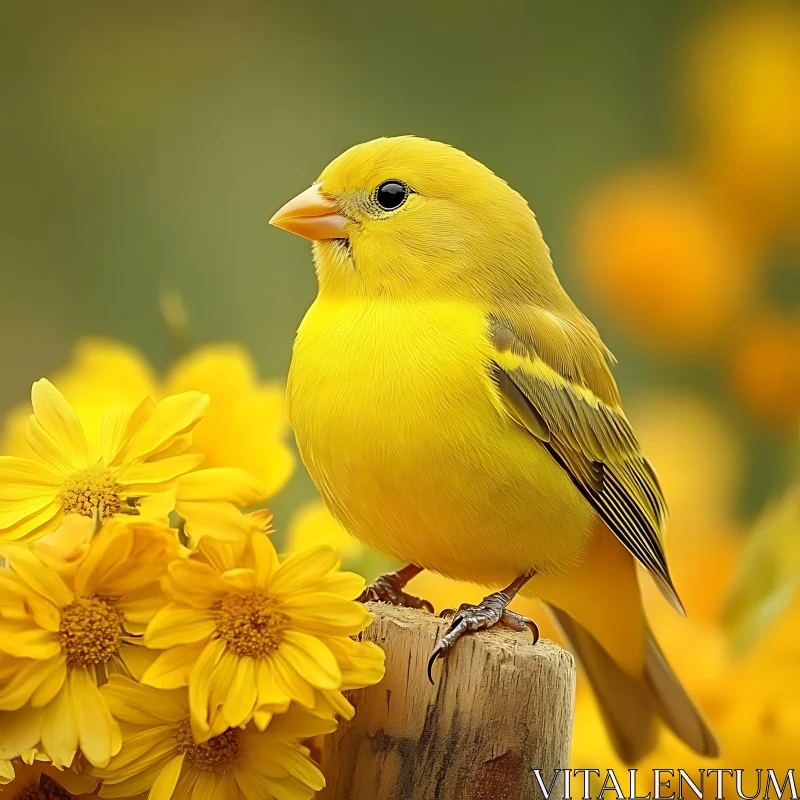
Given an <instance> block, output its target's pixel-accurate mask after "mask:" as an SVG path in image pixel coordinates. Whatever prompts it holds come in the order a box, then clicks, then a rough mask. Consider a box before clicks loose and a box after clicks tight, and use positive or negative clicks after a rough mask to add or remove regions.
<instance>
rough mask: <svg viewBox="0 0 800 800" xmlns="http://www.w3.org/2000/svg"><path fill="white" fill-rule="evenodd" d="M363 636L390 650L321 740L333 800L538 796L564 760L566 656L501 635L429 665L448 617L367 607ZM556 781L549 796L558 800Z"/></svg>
mask: <svg viewBox="0 0 800 800" xmlns="http://www.w3.org/2000/svg"><path fill="white" fill-rule="evenodd" d="M368 607H369V608H370V611H372V613H373V616H374V621H373V623H372V625H371V626H370V627H369V628H368V629H367V630H366V631H365V632H364V633H363V634H362V638H363V639H366V640H369V641H372V642H376V643H377V644H378V645H380V646H381V647H382V648H383V649H384V650H385V651H386V676H385V677H384V679H383V680H382V681H381V682H380V683H379V684H378V685H377V686H374V687H370V688H368V689H361V690H358V691H354V692H352V693H350V699H351V701H352V702H353V704H354V705H355V707H356V717H355V719H354V720H352V721H351V722H349V723H342V725H341V726H340V729H339V731H337V733H336V734H334V735H333V736H330V737H326V739H325V744H324V750H323V764H322V766H323V771H324V772H325V774H326V777H327V779H328V789H327V790H326V791H325V792H324V793H323V794H322V797H325V798H330V799H331V800H361V799H362V798H363V799H364V800H384V799H385V800H390V798H391V799H392V800H394V798H400V799H401V800H521V799H522V798H533V797H539V796H541V792H540V790H539V788H538V783H537V781H536V779H535V776H534V775H533V772H532V770H533V769H534V768H539V769H540V770H541V774H542V775H543V777H544V780H545V781H546V782H547V784H548V785H549V780H550V779H551V778H552V776H553V770H554V769H556V768H566V767H567V766H568V762H569V742H570V735H571V727H572V712H573V704H574V690H575V668H574V662H573V659H572V656H571V655H570V654H569V653H567V652H566V651H565V650H562V649H561V648H560V647H559V646H558V645H556V644H554V643H553V642H550V641H548V640H545V639H541V640H539V642H538V643H537V644H536V645H533V644H532V643H531V636H530V634H529V633H515V632H513V631H510V630H509V629H507V628H502V627H495V628H493V629H492V630H489V631H484V632H480V633H477V634H468V635H465V636H463V637H462V638H461V639H460V640H459V641H458V643H457V644H456V645H455V647H454V648H453V650H452V651H451V652H450V654H449V655H448V657H447V658H446V659H444V660H439V661H437V662H436V665H435V666H434V668H433V676H434V685H433V686H432V685H431V684H430V683H429V681H428V677H427V662H428V657H429V656H430V653H431V650H432V649H433V646H434V644H435V643H436V641H437V639H438V637H439V636H440V635H441V634H442V633H443V632H444V630H445V629H446V628H447V626H448V624H449V623H448V621H447V620H443V619H440V618H439V617H436V616H433V615H432V614H429V613H427V612H425V611H420V610H416V609H408V608H397V607H394V606H388V605H385V604H383V603H369V604H368ZM560 786H561V784H560V783H559V782H558V781H557V782H556V784H555V788H554V794H553V796H559V793H560V790H559V787H560Z"/></svg>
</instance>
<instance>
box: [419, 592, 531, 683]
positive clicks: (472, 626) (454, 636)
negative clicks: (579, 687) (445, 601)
mask: <svg viewBox="0 0 800 800" xmlns="http://www.w3.org/2000/svg"><path fill="white" fill-rule="evenodd" d="M501 594H502V593H501V592H497V593H495V594H490V595H489V596H488V597H484V599H483V600H482V601H481V602H480V603H478V605H476V606H473V605H470V604H469V603H462V604H461V605H460V606H459V607H458V611H457V612H454V610H453V609H452V608H446V609H444V610H443V611H442V612H441V613H440V614H439V616H440V617H444V616H445V615H446V613H447V612H452V613H455V616H454V617H453V621H452V622H451V623H450V627H449V628H448V629H447V632H446V633H445V634H444V636H442V638H441V639H439V641H438V642H437V643H436V646H435V647H434V648H433V651H432V652H431V655H430V658H429V659H428V680H429V681H430V682H431V683H433V664H434V662H435V661H436V659H437V658H445V657H446V656H447V654H448V653H449V652H450V650H451V649H452V648H453V645H454V644H455V643H456V642H457V641H458V640H459V639H460V638H461V636H462V635H463V634H465V633H468V632H474V631H480V630H487V629H488V628H492V627H494V626H495V625H504V626H505V627H507V628H510V629H511V630H512V631H518V632H519V631H524V630H525V629H526V628H527V629H528V630H530V632H531V633H532V634H533V644H536V642H538V641H539V626H538V625H537V624H536V623H535V622H534V621H533V620H532V619H529V618H528V617H523V616H522V615H521V614H517V613H515V612H514V611H509V610H508V609H507V608H506V605H507V603H508V599H507V598H506V597H505V596H502V597H501V596H500V595H501Z"/></svg>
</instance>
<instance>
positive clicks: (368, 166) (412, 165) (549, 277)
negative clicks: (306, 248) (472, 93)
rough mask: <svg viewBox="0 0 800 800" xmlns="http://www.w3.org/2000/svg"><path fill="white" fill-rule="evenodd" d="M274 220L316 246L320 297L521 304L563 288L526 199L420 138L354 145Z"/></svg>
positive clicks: (454, 154) (465, 159)
mask: <svg viewBox="0 0 800 800" xmlns="http://www.w3.org/2000/svg"><path fill="white" fill-rule="evenodd" d="M270 222H271V223H272V224H273V225H276V226H278V227H279V228H284V229H285V230H288V231H291V232H292V233H297V234H299V235H301V236H305V237H306V238H308V239H312V240H313V241H314V261H315V264H316V267H317V274H318V277H319V284H320V291H321V292H332V293H336V294H339V295H344V296H362V297H363V296H367V297H371V296H382V297H387V296H388V297H394V296H397V297H429V298H436V299H468V300H476V299H485V300H489V299H490V298H494V299H502V298H505V299H512V300H513V299H515V293H516V294H517V295H518V296H519V298H520V299H522V298H523V297H524V298H526V299H531V297H532V296H536V295H538V294H540V293H545V292H546V291H547V288H548V286H549V285H550V284H551V282H552V281H555V280H556V279H555V275H554V274H553V270H552V265H551V261H550V254H549V251H548V249H547V246H546V245H545V243H544V240H543V239H542V234H541V231H540V230H539V226H538V225H537V223H536V220H535V218H534V216H533V213H532V212H531V210H530V208H529V207H528V204H527V203H526V202H525V200H524V198H523V197H522V196H521V195H519V194H518V193H517V192H515V191H514V190H513V189H512V188H511V187H510V186H509V185H508V184H507V183H506V182H505V181H503V180H501V179H500V178H498V177H497V176H496V175H495V174H494V173H493V172H492V171H491V170H489V169H488V168H487V167H485V166H483V164H481V163H480V162H478V161H476V160H475V159H473V158H470V157H469V156H468V155H466V154H465V153H462V152H461V151H460V150H456V149H455V148H453V147H450V146H449V145H445V144H441V143H440V142H432V141H430V140H428V139H420V138H417V137H414V136H398V137H395V138H384V139H375V140H374V141H371V142H366V143H365V144H360V145H356V146H355V147H352V148H351V149H350V150H347V151H346V152H345V153H343V154H342V155H340V156H339V157H338V158H336V159H335V160H334V161H333V162H331V163H330V164H329V165H328V166H327V167H326V168H325V170H323V172H322V174H321V175H320V176H319V178H318V180H317V181H316V182H315V183H314V184H313V186H311V188H309V189H306V190H305V191H304V192H302V193H301V194H299V195H298V196H297V197H295V198H294V199H293V200H290V201H289V202H288V203H287V204H286V205H285V206H283V208H281V209H280V211H278V213H277V214H275V216H274V217H273V218H272V219H271V220H270ZM556 283H557V281H556ZM559 288H560V287H559Z"/></svg>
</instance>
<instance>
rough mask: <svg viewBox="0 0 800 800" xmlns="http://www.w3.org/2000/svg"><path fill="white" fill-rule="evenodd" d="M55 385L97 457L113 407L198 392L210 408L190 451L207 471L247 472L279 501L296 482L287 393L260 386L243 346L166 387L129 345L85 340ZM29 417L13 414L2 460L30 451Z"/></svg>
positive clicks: (215, 354)
mask: <svg viewBox="0 0 800 800" xmlns="http://www.w3.org/2000/svg"><path fill="white" fill-rule="evenodd" d="M54 382H55V383H56V384H57V385H58V386H59V387H60V388H61V390H62V392H63V394H64V396H65V397H66V399H67V400H68V401H69V402H70V404H71V405H72V407H73V408H74V410H75V413H76V414H77V417H78V419H79V421H80V422H81V424H82V425H83V428H84V429H85V430H86V431H87V436H88V439H89V443H90V446H91V447H92V449H93V450H94V449H97V448H98V447H99V439H100V429H101V426H102V420H103V416H104V414H105V413H106V410H107V409H108V408H110V407H113V406H117V405H123V406H130V405H135V404H136V403H138V402H139V401H140V400H141V399H142V397H145V396H152V397H156V398H158V397H163V396H165V395H170V394H179V393H182V392H188V391H193V392H198V391H199V392H202V393H204V394H207V395H209V396H210V397H211V403H210V406H209V408H208V409H207V410H206V413H205V417H204V420H203V428H202V432H201V431H200V429H198V430H196V431H195V437H194V442H193V443H192V445H191V448H190V449H189V452H190V453H197V454H202V455H203V456H204V457H205V459H204V462H203V466H204V467H226V468H232V467H238V468H239V469H242V470H246V471H247V472H250V473H251V474H252V475H253V476H254V477H255V478H256V479H257V481H259V482H260V485H261V486H263V493H264V497H272V496H273V495H275V494H276V493H277V492H278V491H279V490H280V489H281V488H282V487H283V486H284V485H285V484H286V482H287V481H288V480H289V478H290V477H291V474H292V470H293V469H294V456H293V454H292V451H291V450H290V448H289V447H288V445H287V444H286V436H287V433H288V424H287V422H286V419H285V413H284V392H283V387H282V386H281V385H280V384H279V383H278V382H261V381H259V380H258V378H257V375H256V371H255V366H254V364H253V361H252V359H251V358H250V356H249V354H248V353H247V351H246V350H245V349H244V348H242V347H240V346H238V345H207V346H205V347H200V348H199V349H198V350H196V351H195V352H193V353H191V354H189V355H188V356H186V357H185V358H183V359H181V360H180V361H179V362H178V363H177V364H175V365H174V367H173V368H172V369H171V370H170V372H169V374H168V375H167V377H166V379H165V380H164V381H160V380H159V379H158V376H157V375H156V374H155V372H154V371H153V369H152V368H151V367H150V365H149V364H148V363H147V361H146V360H145V359H144V357H143V356H142V355H141V354H140V353H139V352H138V351H136V350H135V349H133V348H131V347H129V346H128V345H126V344H123V343H121V342H116V341H113V340H108V339H84V340H81V341H80V342H78V344H77V345H76V347H75V350H74V354H73V358H72V361H71V363H70V364H69V365H68V366H67V367H66V368H65V369H63V370H61V371H60V372H58V373H56V375H55V378H54ZM29 413H30V412H29V411H28V410H27V408H25V409H23V408H18V409H15V410H14V411H13V412H11V413H10V414H9V415H8V417H7V420H6V426H5V432H4V437H3V444H2V448H0V449H1V450H2V452H3V453H7V454H9V455H23V454H25V453H26V452H27V445H26V437H25V426H26V424H27V419H28V415H29Z"/></svg>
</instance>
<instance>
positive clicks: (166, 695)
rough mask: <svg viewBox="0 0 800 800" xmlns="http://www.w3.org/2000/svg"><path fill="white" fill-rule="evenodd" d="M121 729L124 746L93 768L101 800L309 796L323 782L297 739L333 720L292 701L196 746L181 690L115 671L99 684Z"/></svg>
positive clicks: (286, 799)
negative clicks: (267, 718)
mask: <svg viewBox="0 0 800 800" xmlns="http://www.w3.org/2000/svg"><path fill="white" fill-rule="evenodd" d="M101 692H102V694H103V697H104V698H105V700H106V702H107V703H108V707H109V708H110V709H111V713H112V714H113V715H114V716H115V717H116V718H117V719H118V720H119V721H120V723H121V727H122V730H123V742H122V748H121V750H120V752H119V754H117V755H116V756H114V758H112V759H111V761H110V762H109V764H108V765H107V766H106V767H105V768H102V769H97V770H95V774H96V776H97V777H98V778H101V779H102V781H103V786H102V789H101V790H100V794H101V796H102V797H131V796H133V795H138V794H140V793H144V792H146V791H148V790H149V792H150V793H149V800H169V798H174V800H205V799H206V798H212V797H213V798H214V800H272V798H275V800H310V798H311V797H313V795H314V793H315V792H316V791H318V790H320V789H322V788H323V787H324V786H325V779H324V777H323V775H322V773H321V772H320V771H319V768H318V767H317V766H316V765H315V764H314V763H313V761H311V759H310V758H309V756H308V754H309V751H308V749H307V748H305V747H303V746H302V745H300V744H299V740H300V739H306V738H310V737H312V736H317V735H319V734H323V733H330V732H331V731H333V730H335V729H336V722H335V721H334V720H333V719H331V718H330V717H328V718H321V717H317V716H314V715H311V714H308V713H305V712H304V711H303V710H302V709H300V708H297V707H296V706H293V707H292V708H291V709H290V710H289V711H288V713H286V714H283V715H281V716H280V717H276V718H275V719H274V720H273V721H272V723H271V724H270V725H269V727H267V729H266V730H265V731H259V730H257V729H256V727H255V726H254V725H253V724H252V723H251V724H249V725H246V726H243V727H231V728H226V729H224V730H222V731H220V732H219V733H218V734H217V735H216V736H214V737H212V738H211V739H209V740H208V741H205V742H202V743H199V742H197V741H195V739H194V737H193V735H192V724H191V721H190V712H189V698H188V692H187V691H186V689H185V688H184V689H173V690H169V691H167V690H163V689H153V688H151V687H148V686H143V685H141V684H137V683H135V682H134V681H131V680H128V679H126V678H123V677H121V676H114V677H113V678H112V679H111V681H110V682H109V683H108V684H107V685H106V686H104V687H103V688H102V689H101Z"/></svg>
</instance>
